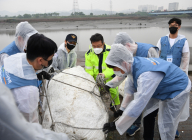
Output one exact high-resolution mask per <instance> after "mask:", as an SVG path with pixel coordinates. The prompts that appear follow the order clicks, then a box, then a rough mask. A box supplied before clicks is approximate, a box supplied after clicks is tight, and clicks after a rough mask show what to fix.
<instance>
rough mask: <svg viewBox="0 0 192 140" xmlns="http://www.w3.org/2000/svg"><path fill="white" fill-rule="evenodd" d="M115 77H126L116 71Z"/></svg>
mask: <svg viewBox="0 0 192 140" xmlns="http://www.w3.org/2000/svg"><path fill="white" fill-rule="evenodd" d="M114 73H115V75H117V76H119V77H125V75H124V74H122V73H121V72H120V71H114Z"/></svg>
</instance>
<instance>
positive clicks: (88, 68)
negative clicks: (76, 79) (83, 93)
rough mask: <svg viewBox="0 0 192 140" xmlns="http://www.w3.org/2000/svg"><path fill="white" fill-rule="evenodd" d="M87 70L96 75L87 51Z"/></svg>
mask: <svg viewBox="0 0 192 140" xmlns="http://www.w3.org/2000/svg"><path fill="white" fill-rule="evenodd" d="M85 71H86V72H87V73H89V74H90V75H91V76H93V75H94V72H93V65H92V63H91V61H90V60H89V56H88V55H87V53H86V54H85Z"/></svg>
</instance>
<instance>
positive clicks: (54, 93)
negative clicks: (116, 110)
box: [42, 66, 109, 140]
mask: <svg viewBox="0 0 192 140" xmlns="http://www.w3.org/2000/svg"><path fill="white" fill-rule="evenodd" d="M63 72H65V73H62V72H61V73H59V74H58V75H56V76H54V77H53V79H52V80H51V81H50V83H49V86H48V92H47V96H48V100H49V104H50V109H51V113H52V116H53V120H54V122H55V127H54V130H55V132H63V133H66V134H67V135H68V136H69V137H70V138H71V139H74V140H80V139H83V140H104V139H105V135H104V133H103V131H102V128H103V125H104V124H105V123H107V122H108V117H109V116H108V113H107V112H106V108H105V105H104V103H103V101H102V100H101V97H98V96H100V93H99V90H98V88H97V87H95V80H94V79H93V77H92V76H91V75H89V74H88V73H86V72H85V70H84V69H83V68H82V67H80V66H77V67H74V68H71V69H66V70H64V71H63ZM66 73H69V74H73V75H69V74H66ZM74 75H77V76H80V77H83V78H86V79H88V80H90V81H88V80H86V79H83V78H80V77H77V76H74ZM91 81H92V82H91ZM62 82H63V83H62ZM70 85H72V86H70ZM73 86H75V87H73ZM77 87H78V88H77ZM94 87H95V88H94ZM79 88H81V89H79ZM85 90H87V91H85ZM93 90H94V94H96V95H97V96H96V95H94V94H91V93H90V92H91V91H93ZM88 91H90V92H88ZM66 124H67V125H66ZM51 125H52V120H51V117H50V113H49V108H48V107H47V108H46V110H45V115H44V120H43V124H42V126H43V128H47V129H50V126H51ZM68 125H69V126H68ZM71 126H72V127H71ZM74 127H76V128H74ZM83 128H84V129H83Z"/></svg>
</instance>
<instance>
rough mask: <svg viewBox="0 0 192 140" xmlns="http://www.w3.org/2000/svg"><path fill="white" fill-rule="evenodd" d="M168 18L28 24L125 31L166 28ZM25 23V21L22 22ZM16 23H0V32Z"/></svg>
mask: <svg viewBox="0 0 192 140" xmlns="http://www.w3.org/2000/svg"><path fill="white" fill-rule="evenodd" d="M169 19H170V18H153V19H148V18H146V19H145V18H143V19H101V20H93V19H92V20H84V21H61V22H58V21H55V22H53V21H51V22H48V21H46V22H30V21H29V22H30V23H31V24H32V26H33V27H34V28H36V29H37V30H38V31H50V30H59V31H61V30H85V29H127V28H138V27H140V28H145V27H146V28H147V27H167V26H168V24H167V22H168V20H169ZM22 21H25V20H22ZM191 22H192V19H187V18H184V19H182V27H192V24H191ZM17 24H18V23H7V22H0V31H1V32H2V33H3V32H6V31H12V30H15V27H16V25H17Z"/></svg>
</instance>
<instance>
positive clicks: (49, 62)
mask: <svg viewBox="0 0 192 140" xmlns="http://www.w3.org/2000/svg"><path fill="white" fill-rule="evenodd" d="M52 62H53V59H51V60H49V61H48V66H47V67H46V66H43V65H41V66H43V68H42V69H45V68H48V67H49V66H50V65H51V64H52Z"/></svg>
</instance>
